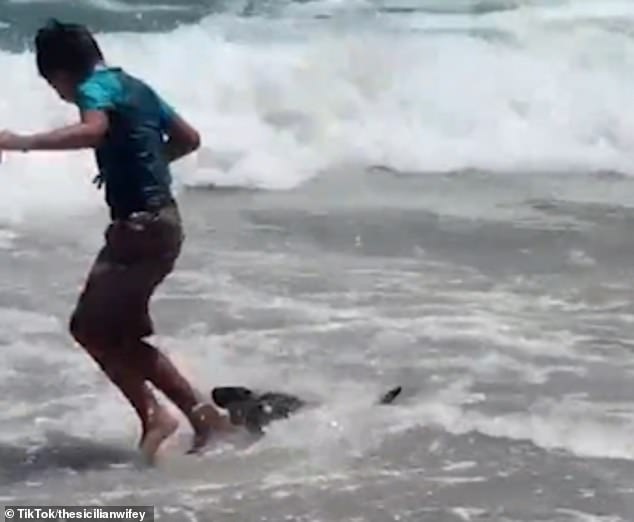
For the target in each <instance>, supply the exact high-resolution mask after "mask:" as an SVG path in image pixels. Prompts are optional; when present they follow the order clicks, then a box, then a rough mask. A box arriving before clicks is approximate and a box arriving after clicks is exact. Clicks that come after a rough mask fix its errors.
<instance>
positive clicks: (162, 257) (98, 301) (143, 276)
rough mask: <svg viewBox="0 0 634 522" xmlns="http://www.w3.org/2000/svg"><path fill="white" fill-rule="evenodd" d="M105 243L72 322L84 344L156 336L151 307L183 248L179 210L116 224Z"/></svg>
mask: <svg viewBox="0 0 634 522" xmlns="http://www.w3.org/2000/svg"><path fill="white" fill-rule="evenodd" d="M105 239H106V244H105V246H104V247H103V248H102V249H101V251H100V252H99V254H98V255H97V259H96V260H95V263H94V265H93V267H92V269H91V270H90V273H89V275H88V280H87V282H86V286H85V287H84V290H83V292H82V293H81V296H80V297H79V301H78V303H77V307H76V309H75V312H74V313H73V318H72V321H71V330H72V331H73V334H74V335H75V337H76V338H78V340H79V341H80V342H82V344H86V343H92V342H108V343H113V342H121V341H125V340H127V339H134V340H137V339H142V338H144V337H147V336H149V335H152V334H153V333H154V328H153V324H152V320H151V319H150V315H149V311H148V305H149V301H150V298H151V296H152V294H153V292H154V290H155V289H156V287H157V286H158V285H159V283H161V281H163V279H165V277H166V276H167V275H168V274H169V273H170V272H171V271H172V270H173V268H174V264H175V262H176V259H177V258H178V255H179V254H180V250H181V245H182V242H183V233H182V226H181V220H180V215H179V212H178V208H177V207H176V205H171V206H167V207H164V208H163V209H161V210H157V211H154V212H138V213H135V214H132V215H131V216H130V217H128V218H127V219H125V220H116V221H113V222H112V223H111V224H110V225H109V226H108V228H107V229H106V233H105Z"/></svg>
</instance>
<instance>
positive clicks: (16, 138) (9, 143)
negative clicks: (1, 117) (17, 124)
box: [0, 131, 30, 150]
mask: <svg viewBox="0 0 634 522" xmlns="http://www.w3.org/2000/svg"><path fill="white" fill-rule="evenodd" d="M29 145H30V139H29V138H28V137H27V136H20V135H18V134H14V133H13V132H9V131H0V150H29Z"/></svg>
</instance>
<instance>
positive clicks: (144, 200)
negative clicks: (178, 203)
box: [76, 66, 175, 218]
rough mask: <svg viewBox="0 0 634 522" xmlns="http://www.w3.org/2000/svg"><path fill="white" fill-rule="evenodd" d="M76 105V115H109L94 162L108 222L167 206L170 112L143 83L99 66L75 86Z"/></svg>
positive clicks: (120, 72) (123, 73)
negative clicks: (108, 217) (95, 111)
mask: <svg viewBox="0 0 634 522" xmlns="http://www.w3.org/2000/svg"><path fill="white" fill-rule="evenodd" d="M76 104H77V106H78V107H79V109H80V110H81V111H91V110H98V111H105V112H106V113H107V114H108V120H109V129H108V133H107V135H106V137H105V139H104V141H103V143H102V144H101V145H100V146H99V147H98V148H97V151H96V158H97V164H98V166H99V170H100V180H101V181H102V182H103V183H104V185H105V190H106V201H107V203H108V205H109V207H110V209H111V214H112V216H113V218H125V217H127V216H128V215H129V214H130V213H132V212H135V211H140V210H147V209H149V208H153V207H156V206H161V205H162V204H164V203H165V202H167V200H171V191H170V185H171V174H170V170H169V164H168V161H167V158H166V156H165V151H164V148H165V136H166V135H167V133H168V130H169V127H170V124H171V122H172V120H173V119H174V117H175V112H174V110H173V109H172V108H171V107H170V106H169V105H168V104H167V103H166V102H165V101H164V100H163V99H162V98H161V97H160V96H159V95H158V94H157V93H156V92H155V91H154V90H153V89H152V88H151V87H150V86H148V85H147V84H146V83H145V82H143V81H141V80H139V79H137V78H134V77H132V76H130V75H128V74H126V73H125V72H124V71H123V70H122V69H118V68H108V67H103V66H100V67H97V68H96V69H95V70H94V71H93V73H92V74H91V75H90V76H89V77H88V78H87V79H86V80H85V81H84V82H82V83H81V84H80V85H79V86H78V88H77V97H76Z"/></svg>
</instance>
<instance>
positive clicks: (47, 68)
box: [35, 20, 103, 81]
mask: <svg viewBox="0 0 634 522" xmlns="http://www.w3.org/2000/svg"><path fill="white" fill-rule="evenodd" d="M35 54H36V61H37V70H38V72H39V73H40V76H42V77H43V78H45V79H50V78H51V76H52V75H53V74H55V73H56V72H65V73H69V74H71V75H72V76H73V77H74V78H76V79H77V81H82V80H84V79H85V78H86V77H87V76H88V75H89V74H90V73H91V72H92V71H93V69H94V68H95V65H97V64H98V63H100V62H102V61H103V54H102V53H101V49H100V48H99V44H97V41H96V40H95V39H94V37H93V36H92V34H90V31H88V29H86V27H84V26H83V25H77V24H65V23H62V22H59V21H57V20H50V21H49V22H48V23H47V24H46V25H45V26H44V27H42V28H41V29H40V30H39V31H38V32H37V35H36V36H35Z"/></svg>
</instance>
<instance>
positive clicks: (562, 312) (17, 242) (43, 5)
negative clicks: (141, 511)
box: [0, 0, 634, 522]
mask: <svg viewBox="0 0 634 522" xmlns="http://www.w3.org/2000/svg"><path fill="white" fill-rule="evenodd" d="M49 16H58V17H61V18H64V19H72V20H76V21H80V22H83V23H87V24H89V25H90V26H91V28H93V29H94V30H95V31H96V32H97V33H98V38H99V41H100V42H101V44H102V46H103V48H104V51H105V53H106V55H107V57H108V61H109V62H111V63H113V64H117V65H121V66H123V67H125V68H126V69H127V70H128V71H129V72H132V73H134V74H137V75H139V76H141V77H143V78H145V79H147V80H148V81H150V82H151V83H152V84H153V85H154V86H155V87H156V88H157V90H159V91H160V92H161V93H162V94H163V95H164V96H165V97H166V98H167V99H168V100H169V101H170V102H171V103H172V104H174V105H175V106H176V107H177V108H178V109H179V110H180V111H181V112H182V113H183V115H184V116H186V117H187V118H188V119H190V120H191V121H192V122H193V123H194V124H195V125H196V126H197V127H198V128H199V129H200V130H201V133H202V135H203V139H204V146H203V148H202V149H201V151H200V152H199V153H198V154H196V155H195V156H194V157H191V158H187V159H185V160H184V161H182V162H181V163H179V164H177V165H176V166H175V169H174V178H175V190H176V192H177V194H178V199H179V202H180V205H181V208H182V211H183V215H184V219H185V226H186V231H187V242H186V246H185V249H184V252H183V255H182V257H181V259H180V260H179V263H178V266H177V269H176V270H175V272H174V273H173V275H172V276H171V277H170V278H169V279H168V280H167V281H166V282H165V284H164V285H163V286H162V287H161V288H160V290H159V292H158V293H157V295H156V298H155V300H154V301H153V311H154V314H155V317H156V323H157V329H158V335H157V337H156V341H157V343H159V344H160V345H161V346H162V347H164V348H165V350H166V351H167V352H168V353H169V354H170V355H171V356H172V357H173V358H174V359H175V360H176V361H177V362H178V364H179V365H181V366H182V368H183V369H184V371H185V373H187V374H188V375H189V376H190V377H191V378H192V379H193V380H194V381H195V382H196V384H197V385H198V386H199V387H200V388H201V390H206V389H208V388H210V387H211V386H213V385H222V384H244V385H249V386H253V387H264V388H268V387H274V388H278V389H283V390H285V391H290V392H295V393H298V394H300V395H302V396H305V397H308V398H311V399H314V400H315V401H317V402H318V404H319V406H317V407H315V408H313V409H310V410H307V411H305V412H303V413H301V414H300V415H298V416H296V417H294V418H292V419H290V420H288V421H284V422H279V423H277V424H276V425H274V426H272V427H271V429H270V431H269V433H268V434H267V436H266V437H265V438H264V439H263V440H261V441H260V442H258V443H257V444H255V445H252V446H245V445H244V444H243V441H240V440H229V441H222V442H218V443H217V444H215V445H213V446H212V447H211V448H210V451H209V452H208V453H206V454H205V455H204V456H201V457H187V456H185V455H183V453H184V450H185V448H186V447H187V442H188V438H189V436H190V433H189V431H188V429H187V426H186V425H185V423H183V424H182V426H181V429H180V430H179V432H178V433H177V435H176V436H175V437H174V438H173V440H172V441H170V444H169V445H168V447H167V448H166V449H165V451H164V452H163V454H162V456H161V459H160V461H159V464H158V466H157V467H156V468H155V469H149V470H148V469H145V468H143V467H141V466H139V465H138V464H137V462H136V454H135V452H134V445H135V443H136V437H137V436H138V426H137V424H136V419H135V417H134V416H133V415H132V413H131V412H130V410H129V408H128V407H127V405H126V404H125V403H124V401H123V400H122V398H121V397H120V396H119V394H118V392H117V391H116V390H115V389H114V388H113V386H111V385H110V384H109V383H108V382H107V380H106V379H105V378H104V377H103V376H102V375H101V374H100V373H99V372H98V371H97V369H96V367H95V366H94V364H93V363H92V362H91V361H90V360H89V359H88V357H87V356H85V355H84V353H83V352H82V351H81V350H80V349H79V348H77V347H76V346H74V344H73V343H72V342H71V339H70V337H69V335H68V333H67V331H66V326H67V320H68V319H67V318H68V316H69V314H70V311H71V310H72V307H73V305H74V301H75V299H76V297H77V293H78V292H79V290H80V288H81V285H82V283H83V278H84V276H85V273H86V271H87V270H88V268H89V266H90V263H91V262H92V258H93V256H94V254H95V252H96V251H97V250H98V248H99V246H100V244H101V234H102V230H103V227H104V226H105V224H106V211H105V206H104V203H103V201H102V198H103V194H102V193H100V192H98V191H97V190H96V189H95V188H94V187H93V186H92V185H91V183H90V180H91V179H92V177H93V175H94V173H95V167H94V164H93V160H92V157H91V155H90V154H89V153H87V152H86V153H85V152H81V153H51V154H49V153H41V154H28V155H20V154H11V155H6V156H5V157H4V160H3V163H2V164H1V165H0V176H1V179H2V192H1V193H0V198H1V204H0V250H1V252H0V285H1V289H2V291H1V292H0V343H1V344H2V347H1V348H2V349H1V350H0V426H1V429H0V503H2V504H8V503H13V502H24V503H32V504H34V503H36V504H49V503H69V504H86V503H95V502H96V503H104V504H112V505H116V504H127V503H133V504H153V505H155V506H156V508H157V511H156V514H157V517H160V520H166V521H175V522H177V521H201V522H202V521H214V522H216V521H221V520H244V521H271V522H279V521H306V522H308V521H310V522H317V521H320V522H331V521H332V522H334V521H351V522H352V521H359V522H360V521H372V522H374V521H376V522H384V521H412V522H419V521H425V522H427V521H429V522H461V521H467V522H471V521H477V522H484V521H486V522H534V521H540V522H627V521H631V520H633V519H634V494H633V492H634V489H633V487H632V484H633V481H634V439H633V437H632V435H633V434H634V400H633V399H632V397H633V394H634V375H633V374H634V364H633V352H634V343H633V342H632V340H631V338H632V336H633V334H634V299H633V298H632V292H631V289H632V281H633V276H634V268H633V266H632V260H633V259H634V239H633V237H632V236H633V235H632V227H633V225H634V177H633V176H632V165H634V118H633V117H632V115H631V111H630V110H629V108H630V101H631V96H632V93H634V73H633V72H632V71H634V68H633V66H634V39H633V38H634V32H633V31H632V28H631V27H632V22H633V21H634V4H632V3H631V2H629V1H625V0H569V1H559V0H549V1H546V0H543V1H537V0H535V1H520V0H515V1H512V0H506V1H502V0H491V1H488V2H487V1H482V2H476V1H468V0H436V1H432V0H427V1H425V0H389V1H387V0H384V1H378V0H374V1H370V0H349V1H341V0H323V1H317V0H316V1H302V2H298V1H295V2H293V1H286V0H261V1H259V2H256V1H253V0H252V1H244V2H239V1H233V2H228V1H226V2H223V1H218V2H203V1H200V0H199V1H193V0H187V1H176V0H165V1H156V2H153V1H149V0H146V1H136V0H135V1H132V0H125V1H124V0H89V1H88V0H86V1H82V2H75V1H70V0H59V1H57V0H51V1H29V0H0V49H1V50H0V68H1V70H2V71H3V74H2V81H1V82H0V128H1V127H7V128H11V129H14V130H16V131H30V130H36V129H41V128H46V127H48V126H52V125H59V124H63V123H65V122H70V121H73V118H74V117H76V116H75V112H74V110H73V108H72V107H70V106H68V105H65V104H63V103H62V102H61V101H60V100H58V99H56V97H55V95H54V93H53V92H51V91H50V90H49V89H48V87H47V86H46V84H45V83H44V82H43V81H42V80H40V79H39V78H38V77H37V75H36V73H35V67H34V63H33V55H32V53H31V50H30V48H31V47H30V41H31V39H32V34H33V31H34V30H35V29H36V28H37V27H38V25H40V24H41V23H42V22H43V21H44V20H45V19H46V18H47V17H49ZM395 384H402V385H403V386H404V394H403V397H402V398H401V400H400V401H399V402H398V403H397V404H396V405H394V406H392V407H389V408H387V407H386V408H379V407H376V406H374V405H373V401H374V399H375V398H376V397H377V396H378V395H379V393H380V392H381V391H382V390H384V389H385V388H387V387H389V386H393V385H395Z"/></svg>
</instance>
